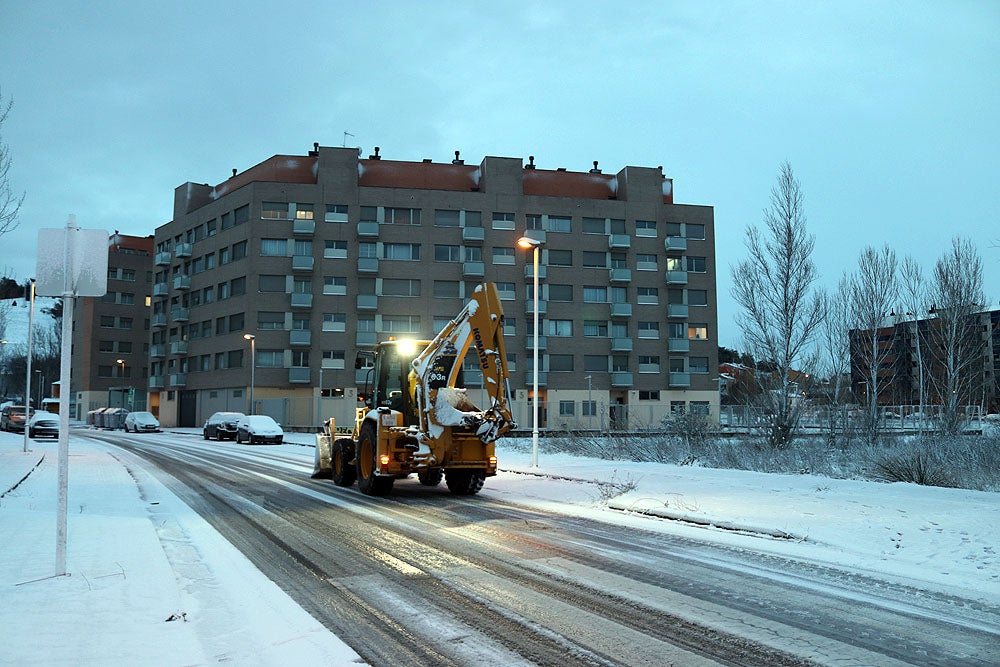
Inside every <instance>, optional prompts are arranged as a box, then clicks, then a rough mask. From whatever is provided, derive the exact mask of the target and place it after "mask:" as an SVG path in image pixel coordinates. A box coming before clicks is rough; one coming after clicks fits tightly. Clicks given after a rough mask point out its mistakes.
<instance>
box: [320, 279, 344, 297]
mask: <svg viewBox="0 0 1000 667" xmlns="http://www.w3.org/2000/svg"><path fill="white" fill-rule="evenodd" d="M323 294H336V295H340V296H344V295H346V294H347V278H346V277H345V276H323Z"/></svg>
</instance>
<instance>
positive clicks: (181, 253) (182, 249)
mask: <svg viewBox="0 0 1000 667" xmlns="http://www.w3.org/2000/svg"><path fill="white" fill-rule="evenodd" d="M192 252H194V246H193V245H191V244H190V243H178V244H177V245H176V246H175V247H174V257H177V258H178V259H183V258H185V257H190V256H191V253H192Z"/></svg>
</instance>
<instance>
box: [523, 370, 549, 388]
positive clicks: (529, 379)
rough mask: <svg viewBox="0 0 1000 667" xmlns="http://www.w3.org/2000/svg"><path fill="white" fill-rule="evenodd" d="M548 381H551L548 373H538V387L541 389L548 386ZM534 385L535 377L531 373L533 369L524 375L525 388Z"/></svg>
mask: <svg viewBox="0 0 1000 667" xmlns="http://www.w3.org/2000/svg"><path fill="white" fill-rule="evenodd" d="M548 380H549V378H548V373H546V372H544V371H538V386H539V387H544V386H546V385H548ZM533 385H534V375H533V373H532V372H531V369H530V368H529V369H528V370H527V371H525V373H524V386H525V387H531V386H533Z"/></svg>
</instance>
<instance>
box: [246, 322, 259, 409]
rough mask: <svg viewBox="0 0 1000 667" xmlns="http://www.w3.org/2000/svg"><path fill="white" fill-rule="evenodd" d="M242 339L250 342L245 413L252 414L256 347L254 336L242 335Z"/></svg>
mask: <svg viewBox="0 0 1000 667" xmlns="http://www.w3.org/2000/svg"><path fill="white" fill-rule="evenodd" d="M243 338H245V339H246V340H248V341H250V409H249V410H248V411H247V413H248V414H251V415H252V414H253V386H254V370H255V369H256V367H257V346H256V343H255V340H256V338H257V337H256V336H254V335H253V334H243Z"/></svg>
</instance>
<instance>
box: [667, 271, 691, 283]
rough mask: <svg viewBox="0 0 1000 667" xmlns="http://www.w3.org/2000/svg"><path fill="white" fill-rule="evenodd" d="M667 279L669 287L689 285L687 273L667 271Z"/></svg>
mask: <svg viewBox="0 0 1000 667" xmlns="http://www.w3.org/2000/svg"><path fill="white" fill-rule="evenodd" d="M666 278H667V284H668V285H687V282H688V274H687V271H667V276H666Z"/></svg>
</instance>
